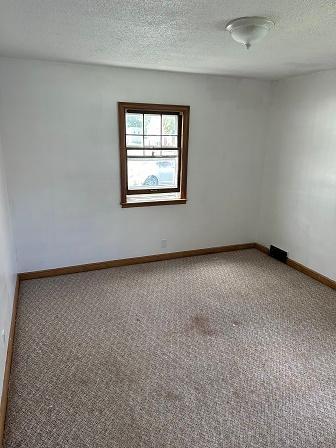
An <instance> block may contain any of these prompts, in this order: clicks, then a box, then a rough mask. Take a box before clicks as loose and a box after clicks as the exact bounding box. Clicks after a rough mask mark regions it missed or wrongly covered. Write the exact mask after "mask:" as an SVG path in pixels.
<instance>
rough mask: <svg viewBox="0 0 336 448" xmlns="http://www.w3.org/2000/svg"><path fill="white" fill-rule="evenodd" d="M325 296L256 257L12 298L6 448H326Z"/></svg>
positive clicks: (333, 401)
mask: <svg viewBox="0 0 336 448" xmlns="http://www.w3.org/2000/svg"><path fill="white" fill-rule="evenodd" d="M335 355H336V291H333V290H331V289H329V288H327V287H325V286H323V285H320V284H319V283H317V282H315V281H314V280H312V279H309V278H308V277H306V276H304V275H303V274H300V273H298V272H296V271H295V270H293V269H291V268H288V267H287V266H285V265H282V264H281V263H278V262H277V261H274V260H272V259H271V258H269V257H267V256H265V255H263V254H261V253H259V252H257V251H255V250H248V251H242V252H235V253H227V254H218V255H208V256H202V257H193V258H186V259H180V260H176V261H165V262H159V263H150V264H145V265H138V266H130V267H122V268H114V269H109V270H105V271H96V272H90V273H84V274H75V275H69V276H63V277H56V278H51V279H42V280H32V281H27V282H24V283H23V284H22V289H21V298H20V303H19V309H18V322H17V332H16V339H15V353H14V363H13V370H12V377H11V385H10V397H9V408H8V416H7V425H6V442H5V447H6V448H14V447H15V448H18V447H20V448H23V447H29V448H56V447H57V448H65V447H69V448H88V447H90V448H107V447H108V448H109V447H111V448H137V447H139V448H140V447H141V448H166V447H172V448H210V447H211V448H217V447H218V448H219V447H221V448H249V447H251V448H252V447H253V448H262V447H263V448H264V447H267V448H284V447H286V448H301V447H302V448H313V447H314V448H335V447H336V356H335Z"/></svg>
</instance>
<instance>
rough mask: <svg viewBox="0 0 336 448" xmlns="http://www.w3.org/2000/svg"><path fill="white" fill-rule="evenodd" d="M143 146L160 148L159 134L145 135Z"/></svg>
mask: <svg viewBox="0 0 336 448" xmlns="http://www.w3.org/2000/svg"><path fill="white" fill-rule="evenodd" d="M145 147H146V148H161V137H160V135H150V136H147V137H146V136H145Z"/></svg>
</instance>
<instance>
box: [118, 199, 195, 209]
mask: <svg viewBox="0 0 336 448" xmlns="http://www.w3.org/2000/svg"><path fill="white" fill-rule="evenodd" d="M186 203H187V200H186V199H169V200H163V201H158V200H157V199H155V200H153V201H137V202H124V203H121V207H122V208H130V207H151V206H153V205H177V204H186Z"/></svg>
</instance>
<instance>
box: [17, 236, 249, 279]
mask: <svg viewBox="0 0 336 448" xmlns="http://www.w3.org/2000/svg"><path fill="white" fill-rule="evenodd" d="M254 248H255V243H245V244H232V245H230V246H219V247H208V248H205V249H194V250H184V251H181V252H168V253H165V254H157V255H147V256H145V257H135V258H122V259H120V260H110V261H101V262H98V263H89V264H80V265H77V266H67V267H64V268H55V269H46V270H43V271H34V272H22V273H21V274H19V278H20V280H31V279H34V278H43V277H55V276H58V275H65V274H77V273H79V272H87V271H96V270H100V269H108V268H114V267H118V266H128V265H132V264H142V263H151V262H153V261H163V260H173V259H175V258H183V257H193V256H195V255H207V254H216V253H220V252H232V251H235V250H245V249H254Z"/></svg>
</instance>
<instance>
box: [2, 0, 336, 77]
mask: <svg viewBox="0 0 336 448" xmlns="http://www.w3.org/2000/svg"><path fill="white" fill-rule="evenodd" d="M248 15H266V16H270V17H271V18H273V20H274V21H275V23H276V26H275V29H274V30H273V31H272V32H271V34H270V35H269V37H268V38H266V39H265V40H264V41H262V42H260V43H258V44H257V45H256V46H254V47H252V49H251V50H249V51H247V50H246V49H245V48H244V47H243V46H240V45H239V44H237V43H235V42H234V41H233V40H231V37H230V36H229V35H228V34H227V33H226V32H225V31H224V26H225V23H226V22H227V21H228V20H230V19H232V18H235V17H239V16H248ZM335 30H336V2H335V0H330V1H328V0H0V55H5V56H16V57H29V58H39V59H49V60H63V61H74V62H86V63H97V64H107V65H115V66H126V67H139V68H153V69H161V70H174V71H185V72H195V73H216V74H227V75H239V76H252V77H260V78H269V79H278V78H281V77H284V76H287V75H294V74H299V73H306V72H311V71H317V70H324V69H329V68H336V39H335Z"/></svg>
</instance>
